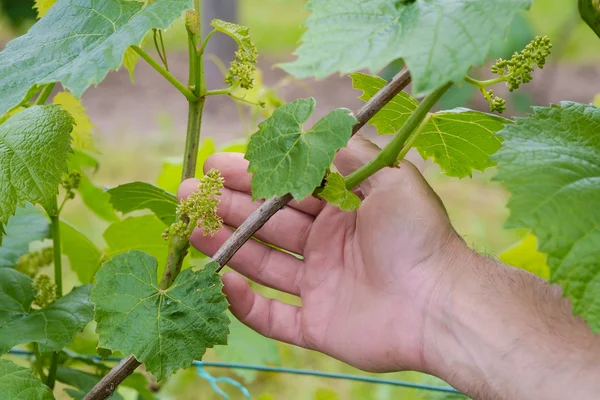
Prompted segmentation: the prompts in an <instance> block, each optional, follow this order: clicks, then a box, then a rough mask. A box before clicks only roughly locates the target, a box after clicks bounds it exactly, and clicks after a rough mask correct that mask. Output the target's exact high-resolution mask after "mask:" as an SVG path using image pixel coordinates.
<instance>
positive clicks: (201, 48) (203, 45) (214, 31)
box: [199, 29, 217, 55]
mask: <svg viewBox="0 0 600 400" xmlns="http://www.w3.org/2000/svg"><path fill="white" fill-rule="evenodd" d="M215 33H217V30H216V29H213V30H212V31H210V32H209V33H208V35H206V38H205V39H204V41H203V42H202V47H200V51H199V53H200V54H202V55H203V54H204V51H205V50H206V46H208V42H209V41H210V38H211V37H212V35H214V34H215Z"/></svg>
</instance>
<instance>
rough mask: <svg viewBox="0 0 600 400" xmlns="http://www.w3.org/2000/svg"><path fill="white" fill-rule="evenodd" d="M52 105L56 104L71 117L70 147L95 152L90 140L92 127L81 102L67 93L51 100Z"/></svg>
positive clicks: (62, 93) (92, 142)
mask: <svg viewBox="0 0 600 400" xmlns="http://www.w3.org/2000/svg"><path fill="white" fill-rule="evenodd" d="M52 102H53V103H54V104H58V105H59V106H61V107H62V108H63V109H64V110H65V111H67V112H68V113H69V114H71V116H72V117H73V119H74V121H75V126H74V127H73V132H71V136H72V137H73V141H72V143H71V144H72V146H73V149H75V150H89V151H95V150H96V148H95V147H94V140H93V139H92V131H93V130H94V125H92V121H90V117H88V116H87V114H86V112H85V107H84V106H83V104H81V101H79V100H78V99H76V98H75V97H74V96H73V95H72V94H71V93H69V92H60V93H58V94H57V95H56V96H54V99H53V100H52Z"/></svg>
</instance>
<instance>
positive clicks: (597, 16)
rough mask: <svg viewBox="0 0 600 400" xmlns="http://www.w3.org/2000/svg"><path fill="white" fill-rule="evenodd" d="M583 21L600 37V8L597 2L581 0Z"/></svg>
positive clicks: (580, 6)
mask: <svg viewBox="0 0 600 400" xmlns="http://www.w3.org/2000/svg"><path fill="white" fill-rule="evenodd" d="M579 14H580V15H581V19H583V20H584V21H585V23H586V24H588V26H589V27H590V28H591V29H592V30H593V31H594V33H595V34H596V35H597V36H598V37H600V6H599V5H598V1H597V0H579Z"/></svg>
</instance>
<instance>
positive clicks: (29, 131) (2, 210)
mask: <svg viewBox="0 0 600 400" xmlns="http://www.w3.org/2000/svg"><path fill="white" fill-rule="evenodd" d="M0 69H1V67H0ZM0 76H1V74H0ZM0 79H2V78H0ZM0 101H1V100H0ZM0 114H1V112H0ZM72 129H73V119H72V118H71V116H70V115H69V114H68V113H67V112H65V111H63V110H61V109H60V108H59V107H58V106H55V105H49V106H33V107H30V108H28V109H26V110H24V111H22V112H20V113H18V114H16V115H15V116H13V117H11V118H10V119H9V120H8V121H6V122H5V123H3V124H2V125H0V226H2V225H3V224H6V223H7V222H8V218H9V217H10V216H11V215H13V214H14V213H15V211H16V209H17V207H22V206H24V205H25V202H30V203H33V204H41V205H42V206H43V207H44V208H45V209H46V211H48V212H51V211H52V208H53V205H54V203H55V201H54V200H55V197H56V194H57V193H58V184H59V183H60V180H61V177H62V174H63V172H65V171H66V170H67V156H68V154H69V153H70V152H71V151H72V150H71V145H70V133H71V130H72Z"/></svg>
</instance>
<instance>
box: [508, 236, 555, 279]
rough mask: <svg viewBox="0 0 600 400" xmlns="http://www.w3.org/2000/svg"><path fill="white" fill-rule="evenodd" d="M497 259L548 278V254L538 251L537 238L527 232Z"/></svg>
mask: <svg viewBox="0 0 600 400" xmlns="http://www.w3.org/2000/svg"><path fill="white" fill-rule="evenodd" d="M498 259H499V260H500V261H502V262H503V263H505V264H508V265H512V266H513V267H517V268H520V269H523V270H525V271H527V272H531V273H532V274H535V275H537V276H539V277H540V278H542V279H546V280H547V279H548V278H550V270H549V269H548V256H547V255H546V254H544V253H540V252H539V251H538V241H537V238H536V237H535V236H534V235H532V234H529V235H527V236H525V238H524V239H523V240H521V241H520V242H518V243H517V244H515V245H514V246H512V247H511V248H509V249H507V250H506V251H504V252H503V253H502V254H500V256H498Z"/></svg>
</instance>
